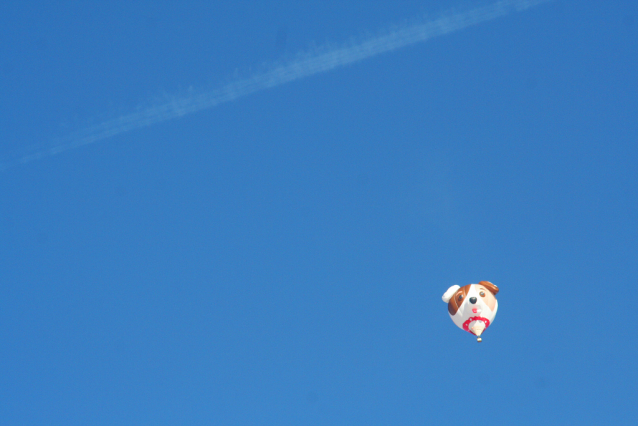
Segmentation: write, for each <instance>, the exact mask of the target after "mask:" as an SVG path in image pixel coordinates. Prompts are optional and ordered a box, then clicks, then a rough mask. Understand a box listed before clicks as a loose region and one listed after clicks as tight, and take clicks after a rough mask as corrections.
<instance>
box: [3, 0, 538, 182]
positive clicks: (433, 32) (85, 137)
mask: <svg viewBox="0 0 638 426" xmlns="http://www.w3.org/2000/svg"><path fill="white" fill-rule="evenodd" d="M547 1H550V0H500V1H497V2H495V3H492V4H490V5H487V6H483V7H479V8H476V9H471V10H468V11H464V12H452V13H448V14H447V15H445V16H442V17H440V18H438V19H434V20H431V21H427V22H421V23H418V24H412V25H408V26H404V27H399V28H396V29H393V30H391V31H387V32H385V33H383V34H381V35H376V36H373V37H371V38H368V39H365V40H362V41H359V42H355V43H350V44H348V45H345V46H341V47H336V48H335V47H332V48H330V47H328V48H323V49H321V48H320V49H318V50H316V51H313V52H311V53H309V54H306V55H303V56H301V57H299V58H297V59H295V60H292V61H291V62H288V63H285V64H282V65H278V66H274V67H272V68H271V69H270V70H268V71H265V72H260V73H256V74H254V75H252V76H251V77H248V78H245V79H242V80H237V81H234V82H231V83H229V84H227V85H225V86H222V87H221V88H218V89H216V90H213V91H209V92H204V93H199V94H190V95H188V96H185V97H182V98H178V99H174V100H172V101H169V102H165V103H162V104H158V105H155V106H151V107H148V108H146V109H143V110H141V111H137V112H134V113H131V114H128V115H123V116H121V117H119V118H115V119H112V120H108V121H105V122H103V123H101V124H99V125H96V126H93V127H89V128H86V129H84V130H81V131H78V132H76V133H73V134H71V135H69V136H67V137H66V138H63V139H58V140H56V141H54V142H52V144H51V145H52V146H50V147H48V148H46V149H41V150H39V151H38V152H35V153H33V154H29V155H25V156H23V157H22V158H20V159H18V160H17V161H14V162H13V163H7V164H0V170H2V169H6V168H7V167H8V166H11V165H15V164H24V163H27V162H29V161H32V160H36V159H39V158H42V157H47V156H50V155H55V154H58V153H60V152H63V151H66V150H69V149H72V148H77V147H79V146H82V145H88V144H92V143H94V142H98V141H101V140H103V139H107V138H110V137H112V136H115V135H119V134H121V133H125V132H128V131H130V130H134V129H139V128H142V127H146V126H150V125H152V124H156V123H160V122H163V121H166V120H171V119H173V118H177V117H181V116H184V115H186V114H191V113H194V112H197V111H201V110H203V109H206V108H211V107H214V106H217V105H220V104H223V103H225V102H230V101H232V100H235V99H238V98H241V97H244V96H247V95H250V94H252V93H255V92H259V91H261V90H265V89H269V88H272V87H276V86H279V85H282V84H284V83H288V82H290V81H294V80H299V79H301V78H305V77H309V76H311V75H314V74H319V73H323V72H326V71H330V70H333V69H336V68H339V67H343V66H344V65H349V64H352V63H355V62H358V61H361V60H363V59H367V58H371V57H373V56H377V55H380V54H382V53H386V52H391V51H393V50H396V49H399V48H401V47H405V46H409V45H411V44H415V43H420V42H424V41H427V40H429V39H431V38H434V37H438V36H442V35H445V34H449V33H453V32H455V31H459V30H462V29H464V28H467V27H470V26H472V25H476V24H480V23H482V22H486V21H491V20H493V19H496V18H499V17H502V16H505V15H508V14H510V13H513V12H520V11H524V10H526V9H529V8H530V7H533V6H536V5H538V4H541V3H545V2H547Z"/></svg>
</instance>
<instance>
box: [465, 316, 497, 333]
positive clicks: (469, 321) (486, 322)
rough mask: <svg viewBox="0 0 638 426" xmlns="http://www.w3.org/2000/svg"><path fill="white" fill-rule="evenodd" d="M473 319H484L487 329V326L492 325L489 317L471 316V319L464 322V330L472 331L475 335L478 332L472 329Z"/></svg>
mask: <svg viewBox="0 0 638 426" xmlns="http://www.w3.org/2000/svg"><path fill="white" fill-rule="evenodd" d="M472 321H483V322H484V323H485V329H486V330H487V327H489V326H490V320H488V319H487V318H483V317H470V319H468V320H467V321H465V322H464V323H463V330H465V331H469V332H470V333H472V334H473V335H475V336H476V333H474V332H473V331H472V330H470V323H471V322H472Z"/></svg>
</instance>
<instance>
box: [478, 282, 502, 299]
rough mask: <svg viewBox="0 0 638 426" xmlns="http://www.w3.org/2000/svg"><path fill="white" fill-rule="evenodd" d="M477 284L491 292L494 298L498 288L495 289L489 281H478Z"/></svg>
mask: <svg viewBox="0 0 638 426" xmlns="http://www.w3.org/2000/svg"><path fill="white" fill-rule="evenodd" d="M479 284H480V285H482V286H483V287H485V288H486V289H488V290H489V291H491V292H492V294H493V295H494V296H496V293H498V287H496V286H495V285H494V284H492V283H491V282H489V281H479Z"/></svg>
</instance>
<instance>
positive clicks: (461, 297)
mask: <svg viewBox="0 0 638 426" xmlns="http://www.w3.org/2000/svg"><path fill="white" fill-rule="evenodd" d="M456 300H458V301H459V302H460V301H461V300H463V295H462V294H459V297H457V298H456Z"/></svg>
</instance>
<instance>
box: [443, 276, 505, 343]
mask: <svg viewBox="0 0 638 426" xmlns="http://www.w3.org/2000/svg"><path fill="white" fill-rule="evenodd" d="M496 293H498V287H496V286H495V285H494V284H492V283H491V282H489V281H480V282H479V283H478V284H468V285H466V286H463V287H460V286H458V285H453V286H452V287H450V288H449V289H448V290H447V291H446V292H445V294H443V301H444V302H445V303H447V310H448V312H449V313H450V318H452V321H454V324H456V325H457V326H459V328H462V329H463V330H465V331H468V332H470V333H472V334H474V335H476V337H477V339H476V340H477V341H479V342H480V341H481V340H482V339H481V334H483V332H484V331H485V329H486V328H487V327H489V326H490V325H491V324H492V321H494V317H495V316H496V311H497V310H498V300H496Z"/></svg>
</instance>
